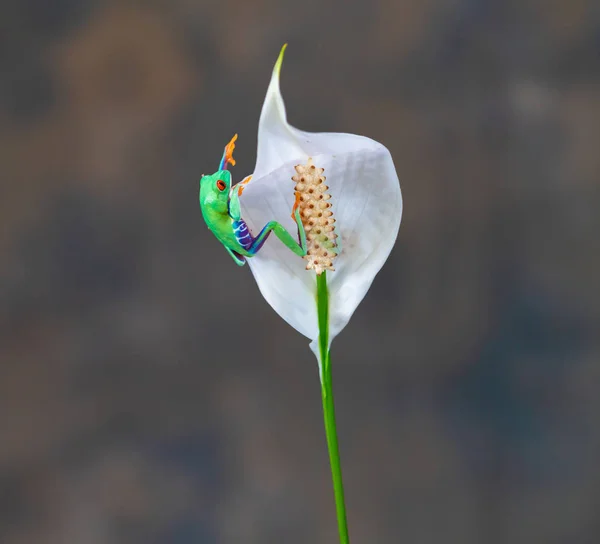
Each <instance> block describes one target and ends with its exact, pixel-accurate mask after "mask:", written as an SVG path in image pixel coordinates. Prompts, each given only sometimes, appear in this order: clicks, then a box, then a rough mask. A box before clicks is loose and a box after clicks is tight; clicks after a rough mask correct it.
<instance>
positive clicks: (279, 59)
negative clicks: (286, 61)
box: [273, 43, 288, 77]
mask: <svg viewBox="0 0 600 544" xmlns="http://www.w3.org/2000/svg"><path fill="white" fill-rule="evenodd" d="M287 46H288V44H287V43H284V44H283V47H282V48H281V51H280V52H279V57H277V62H276V63H275V66H274V68H273V74H275V75H277V76H278V77H279V72H281V66H282V65H283V55H284V54H285V50H286V49H287Z"/></svg>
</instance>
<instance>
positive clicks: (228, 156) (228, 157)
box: [219, 134, 238, 170]
mask: <svg viewBox="0 0 600 544" xmlns="http://www.w3.org/2000/svg"><path fill="white" fill-rule="evenodd" d="M237 137H238V135H237V134H234V136H233V138H231V140H229V143H228V144H227V145H226V146H225V151H224V152H223V158H222V159H221V164H220V166H219V169H220V170H226V169H227V165H228V164H231V166H235V159H234V158H233V150H234V149H235V141H236V140H237Z"/></svg>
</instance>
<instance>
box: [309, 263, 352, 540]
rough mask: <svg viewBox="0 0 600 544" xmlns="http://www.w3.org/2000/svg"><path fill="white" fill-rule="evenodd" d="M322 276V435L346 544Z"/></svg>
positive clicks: (319, 281) (319, 307) (326, 298)
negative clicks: (325, 441)
mask: <svg viewBox="0 0 600 544" xmlns="http://www.w3.org/2000/svg"><path fill="white" fill-rule="evenodd" d="M325 274H326V273H325V272H323V273H322V274H320V275H318V276H317V312H318V318H319V351H320V355H321V397H322V399H323V419H324V420H325V435H326V436H327V449H328V450H329V463H330V465H331V476H332V478H333V494H334V496H335V510H336V514H337V521H338V531H339V533H340V543H341V544H349V542H350V540H349V538H348V522H347V520H346V504H345V502H344V483H343V481H342V467H341V464H340V450H339V447H338V439H337V427H336V423H335V406H334V402H333V388H332V380H331V356H330V353H329V349H328V348H329V291H328V290H327V277H326V275H325Z"/></svg>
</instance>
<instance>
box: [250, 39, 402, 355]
mask: <svg viewBox="0 0 600 544" xmlns="http://www.w3.org/2000/svg"><path fill="white" fill-rule="evenodd" d="M284 50H285V46H284V48H283V49H282V51H281V54H280V56H279V59H278V61H277V63H276V64H275V68H274V69H273V75H272V77H271V82H270V84H269V88H268V90H267V96H266V98H265V102H264V104H263V108H262V113H261V116H260V123H259V127H258V153H257V161H256V167H255V170H254V173H253V175H252V179H251V181H250V183H248V185H247V186H246V189H245V190H244V193H243V196H242V198H241V203H242V212H243V213H242V215H243V217H244V220H245V221H246V222H247V224H248V226H249V227H250V229H251V230H252V231H253V232H254V233H257V232H259V230H260V229H261V228H262V227H263V226H264V225H265V224H266V223H267V222H269V221H271V220H275V221H279V222H280V223H281V224H282V225H283V226H284V227H285V228H286V229H287V230H288V231H289V232H290V233H293V234H295V233H296V231H297V229H296V225H295V223H294V221H293V220H292V218H291V216H290V213H291V210H292V206H293V204H294V187H295V182H294V181H292V176H295V175H296V170H295V169H294V167H295V166H297V165H306V164H307V163H308V161H309V159H312V161H313V164H314V165H315V166H316V167H317V168H323V169H324V176H326V178H327V180H326V183H327V185H328V186H329V189H328V190H327V192H328V193H329V194H331V199H330V200H329V201H328V202H330V203H331V204H332V206H331V208H330V210H331V211H333V214H334V215H333V217H334V218H335V220H336V222H335V232H336V233H337V234H338V236H339V237H338V238H337V241H338V242H340V241H341V243H340V244H339V247H338V251H339V255H338V256H337V257H335V259H334V262H333V267H334V268H335V271H332V272H328V273H327V285H328V288H329V344H330V343H331V341H332V340H333V338H334V337H335V336H336V335H337V334H338V333H339V332H340V331H341V330H342V329H343V328H344V327H345V326H346V324H347V323H348V321H349V319H350V317H351V316H352V314H353V313H354V310H355V309H356V307H357V306H358V304H359V303H360V301H361V300H362V299H363V297H364V296H365V294H366V292H367V291H368V289H369V287H370V286H371V283H372V281H373V279H374V277H375V275H376V274H377V272H378V271H379V270H380V269H381V267H382V266H383V264H384V263H385V261H386V259H387V257H388V255H389V253H390V251H391V250H392V247H393V245H394V242H395V240H396V236H397V234H398V229H399V227H400V218H401V216H402V195H401V193H400V184H399V182H398V176H397V175H396V170H395V168H394V163H393V161H392V157H391V155H390V153H389V151H388V150H387V149H386V148H385V147H384V146H383V145H381V144H380V143H378V142H375V141H373V140H371V139H369V138H366V137H364V136H356V135H353V134H342V133H310V132H303V131H301V130H298V129H296V128H294V127H292V126H290V125H289V124H288V122H287V118H286V112H285V106H284V103H283V99H282V97H281V92H280V88H279V73H280V71H281V65H282V62H283V53H284ZM248 264H249V265H250V268H251V269H252V273H253V274H254V277H255V279H256V282H257V284H258V287H259V289H260V291H261V293H262V294H263V296H264V297H265V299H266V300H267V302H268V303H269V304H270V305H271V306H272V307H273V309H274V310H275V311H276V312H277V313H278V314H279V315H280V316H281V317H282V318H283V319H284V320H285V321H287V322H288V323H289V324H290V325H291V326H292V327H294V328H295V329H296V330H298V331H299V332H301V333H302V334H304V335H305V336H307V337H308V338H310V339H311V340H312V341H313V342H312V343H311V348H312V349H313V351H314V352H315V353H316V354H317V357H318V349H317V342H316V340H317V339H318V336H319V328H318V324H317V306H316V285H317V281H316V273H315V271H314V270H306V265H307V261H306V260H303V259H302V258H300V257H298V256H297V255H295V254H294V253H292V252H291V251H290V250H289V249H288V248H287V247H285V246H284V245H283V244H282V243H281V242H280V241H279V240H277V238H276V237H275V236H271V237H270V238H269V240H268V241H267V243H266V244H265V245H264V246H263V248H262V249H261V250H260V251H259V252H258V254H257V255H256V256H254V257H252V258H251V259H248ZM328 347H329V346H328Z"/></svg>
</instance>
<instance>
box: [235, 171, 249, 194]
mask: <svg viewBox="0 0 600 544" xmlns="http://www.w3.org/2000/svg"><path fill="white" fill-rule="evenodd" d="M251 179H252V176H246V177H245V178H244V179H243V180H242V181H240V182H239V183H238V184H236V187H237V192H238V196H242V193H243V192H244V189H245V188H246V184H247V183H248V182H249V181H250V180H251Z"/></svg>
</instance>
